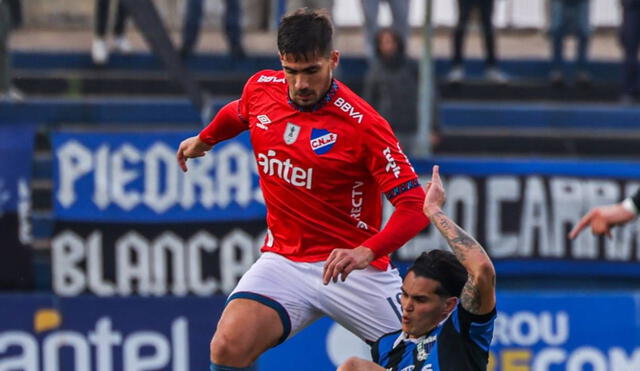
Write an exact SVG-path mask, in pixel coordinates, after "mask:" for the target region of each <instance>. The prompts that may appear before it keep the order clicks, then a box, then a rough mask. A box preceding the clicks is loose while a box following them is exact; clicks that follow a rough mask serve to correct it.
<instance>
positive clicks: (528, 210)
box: [518, 176, 551, 256]
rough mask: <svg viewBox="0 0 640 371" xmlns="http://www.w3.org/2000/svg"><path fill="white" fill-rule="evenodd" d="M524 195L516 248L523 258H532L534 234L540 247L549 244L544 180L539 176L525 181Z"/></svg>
mask: <svg viewBox="0 0 640 371" xmlns="http://www.w3.org/2000/svg"><path fill="white" fill-rule="evenodd" d="M524 194H525V195H526V196H525V198H524V201H523V205H522V214H521V216H520V219H521V220H520V236H519V237H520V238H519V241H518V248H519V249H520V250H521V254H522V255H523V256H532V255H533V254H534V253H535V251H534V250H535V242H536V238H535V237H536V234H537V235H538V236H539V238H538V243H539V244H540V245H541V246H549V245H550V244H551V233H550V232H549V230H550V228H551V226H550V224H549V221H550V220H551V218H550V217H549V210H548V208H547V199H546V197H545V191H544V179H543V178H542V177H539V176H531V177H528V178H527V179H526V180H525V189H524Z"/></svg>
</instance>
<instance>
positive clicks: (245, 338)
mask: <svg viewBox="0 0 640 371" xmlns="http://www.w3.org/2000/svg"><path fill="white" fill-rule="evenodd" d="M282 333H283V328H282V323H281V322H280V319H279V316H278V313H277V312H276V311H275V310H274V309H272V308H270V307H268V306H266V305H264V304H262V303H259V302H257V301H254V300H250V299H236V300H232V301H231V302H229V304H228V305H227V307H226V308H225V309H224V312H223V313H222V316H221V317H220V321H219V322H218V328H217V329H216V333H215V335H214V340H213V341H214V342H215V341H216V340H221V339H220V338H224V340H226V341H227V342H229V343H230V344H234V346H237V347H238V352H239V353H241V354H245V355H246V356H247V358H251V359H255V358H257V357H258V356H259V355H260V354H262V353H263V352H265V351H266V350H267V349H269V348H271V347H273V346H275V345H277V344H278V341H279V339H280V337H281V336H282ZM216 338H218V339H216Z"/></svg>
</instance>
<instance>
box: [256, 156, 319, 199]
mask: <svg viewBox="0 0 640 371" xmlns="http://www.w3.org/2000/svg"><path fill="white" fill-rule="evenodd" d="M275 156H276V151H274V150H272V149H270V150H269V151H267V154H266V155H265V154H264V153H258V166H260V168H261V169H262V172H263V173H264V174H265V175H269V176H272V175H276V176H277V177H278V178H280V179H283V180H284V181H285V182H287V183H289V184H291V185H294V186H296V187H305V188H306V189H309V190H310V189H311V179H312V177H313V168H308V169H306V170H305V169H303V168H301V167H297V166H293V164H292V163H291V159H289V158H288V159H286V160H284V161H282V160H280V159H277V158H275Z"/></svg>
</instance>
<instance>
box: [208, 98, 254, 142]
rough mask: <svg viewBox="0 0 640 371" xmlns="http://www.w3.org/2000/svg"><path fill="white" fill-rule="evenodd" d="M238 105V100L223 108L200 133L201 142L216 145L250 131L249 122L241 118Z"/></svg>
mask: <svg viewBox="0 0 640 371" xmlns="http://www.w3.org/2000/svg"><path fill="white" fill-rule="evenodd" d="M238 103H239V101H238V100H234V101H233V102H231V103H229V104H227V105H225V106H224V107H222V108H221V109H220V111H218V113H217V114H216V115H215V117H214V118H213V120H211V122H210V123H209V125H207V127H206V128H204V129H203V130H202V131H201V132H200V135H199V137H200V140H201V141H203V142H205V143H207V144H211V145H214V144H216V143H219V142H222V141H223V140H227V139H229V138H233V137H235V136H236V135H238V134H240V133H241V132H243V131H245V130H247V129H249V125H247V122H246V121H244V120H243V119H242V117H241V116H240V113H239V111H238V109H239V105H238Z"/></svg>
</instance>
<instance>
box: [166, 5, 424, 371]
mask: <svg viewBox="0 0 640 371" xmlns="http://www.w3.org/2000/svg"><path fill="white" fill-rule="evenodd" d="M332 32H333V31H332V25H331V21H330V20H329V17H328V16H327V15H326V12H323V11H311V10H308V9H300V10H298V11H296V12H294V13H293V14H290V15H287V16H285V17H284V18H283V19H282V21H281V23H280V26H279V28H278V51H279V55H280V62H281V64H282V69H283V70H282V71H272V70H265V71H260V72H258V73H257V74H255V75H254V76H253V77H251V78H250V79H249V81H248V82H247V84H246V85H245V87H244V90H243V93H242V97H241V98H240V99H239V100H236V101H233V102H231V103H229V104H228V105H226V106H225V107H224V108H222V109H221V110H220V112H218V114H217V115H216V116H215V117H214V119H213V120H212V121H211V123H210V124H209V126H208V127H207V128H205V129H204V130H203V131H202V132H201V133H200V134H199V135H198V136H195V137H192V138H188V139H186V140H184V141H183V142H182V143H181V144H180V148H179V149H178V153H177V158H178V162H179V164H180V166H181V167H182V168H183V170H185V171H186V170H187V166H186V165H187V159H188V158H194V157H200V156H203V155H204V154H205V152H206V151H208V150H210V149H211V147H212V146H213V145H214V144H216V143H218V142H220V141H222V140H225V139H229V138H232V137H234V136H236V135H237V134H239V133H240V132H242V131H244V130H249V132H250V135H251V143H252V146H253V151H254V155H255V158H256V162H257V168H258V173H259V175H260V186H261V189H262V193H263V195H264V200H265V205H266V208H267V227H268V230H267V235H266V238H265V242H264V245H263V247H262V251H263V254H262V256H261V257H260V258H259V259H258V261H257V262H256V263H255V264H254V265H253V266H252V267H251V269H250V270H249V271H248V272H247V273H245V275H244V276H243V277H242V279H241V280H240V282H239V283H238V285H237V286H236V288H235V289H234V291H233V292H232V293H231V295H230V296H229V299H228V304H227V306H226V308H225V310H224V312H223V314H222V316H221V318H220V321H219V323H218V327H217V330H216V332H215V334H214V336H213V339H212V341H211V361H212V365H211V370H228V369H242V368H246V367H248V366H250V365H251V364H252V363H253V362H254V361H255V360H256V358H257V357H258V356H259V355H260V354H262V353H263V352H264V351H266V350H267V349H269V348H270V347H273V346H275V345H277V344H279V343H280V342H282V341H284V340H286V339H287V338H288V337H290V336H292V335H293V334H295V333H296V332H298V331H300V330H302V329H303V328H304V327H306V326H307V325H309V324H311V323H312V322H313V321H315V320H316V319H318V318H320V317H321V316H323V315H328V316H330V317H331V318H333V319H334V320H336V321H337V322H338V323H340V324H341V325H343V326H344V327H346V328H347V329H348V330H350V331H352V332H353V333H354V334H356V335H358V336H359V337H360V338H362V339H364V340H366V341H369V342H374V341H376V340H377V339H378V338H379V337H380V336H382V335H383V334H385V333H388V332H391V331H395V330H397V329H399V328H400V309H399V306H398V303H397V295H399V293H400V286H401V284H402V282H401V279H400V277H399V275H398V272H397V270H396V269H394V268H392V267H390V265H389V257H388V255H389V254H390V253H391V252H393V251H394V250H396V249H398V248H399V247H400V246H402V245H403V244H404V243H406V242H407V241H408V240H409V239H411V238H412V237H414V236H415V235H416V234H417V233H418V232H419V231H420V230H422V229H423V228H424V227H425V226H426V225H427V224H428V219H427V218H426V217H425V215H424V214H423V213H422V211H421V209H422V200H423V199H424V191H423V190H422V188H421V187H420V186H419V183H418V178H417V176H416V174H415V172H414V170H413V168H412V167H411V165H410V164H409V162H408V159H407V158H406V156H405V155H404V154H403V153H402V151H401V150H400V147H399V146H398V141H397V139H396V138H395V137H394V135H393V132H392V131H391V129H390V126H389V124H388V123H387V122H386V121H385V120H384V119H383V118H382V117H380V115H378V114H377V113H376V111H375V110H374V109H373V108H371V106H369V105H368V104H367V103H366V102H365V101H364V100H362V99H361V98H360V97H358V96H357V95H356V94H354V93H353V92H352V91H351V90H349V88H348V87H346V86H345V85H344V84H342V83H341V82H339V81H337V80H335V79H334V78H333V71H334V69H335V68H336V67H337V65H338V61H339V56H340V54H339V52H338V51H336V50H334V49H333V47H332ZM381 193H383V194H384V195H385V196H386V197H387V199H389V200H390V201H391V203H392V204H393V205H394V206H395V211H394V213H393V214H392V215H391V218H390V219H389V221H388V222H387V224H386V226H385V228H384V229H382V230H381V229H380V225H381V210H382V205H381ZM347 277H348V278H347ZM338 279H340V281H341V282H337V283H336V281H337V280H338ZM331 281H333V282H334V284H330V282H331Z"/></svg>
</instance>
